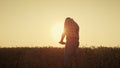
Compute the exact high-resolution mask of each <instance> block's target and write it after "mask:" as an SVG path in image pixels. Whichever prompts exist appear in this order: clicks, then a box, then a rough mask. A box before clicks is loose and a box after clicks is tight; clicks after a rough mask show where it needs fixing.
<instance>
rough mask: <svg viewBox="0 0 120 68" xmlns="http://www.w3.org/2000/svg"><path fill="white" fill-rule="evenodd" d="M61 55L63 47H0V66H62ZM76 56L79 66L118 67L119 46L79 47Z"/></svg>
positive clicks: (48, 67) (89, 67) (11, 67)
mask: <svg viewBox="0 0 120 68" xmlns="http://www.w3.org/2000/svg"><path fill="white" fill-rule="evenodd" d="M63 57H64V48H53V47H49V48H0V68H63V61H64V60H63ZM76 58H77V59H78V60H77V62H79V68H120V48H107V47H98V48H79V50H78V57H76ZM74 66H75V64H74V62H73V65H72V67H73V68H74Z"/></svg>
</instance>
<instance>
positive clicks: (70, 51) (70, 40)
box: [59, 17, 79, 68]
mask: <svg viewBox="0 0 120 68" xmlns="http://www.w3.org/2000/svg"><path fill="white" fill-rule="evenodd" d="M65 36H66V42H64V41H63V40H64V38H65ZM59 43H60V44H65V50H64V67H65V68H71V64H72V57H74V58H76V56H77V49H78V46H79V25H78V24H77V23H76V22H75V21H74V20H73V19H72V18H70V17H67V18H66V19H65V22H64V30H63V33H62V36H61V40H60V42H59Z"/></svg>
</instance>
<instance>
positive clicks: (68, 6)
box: [0, 0, 120, 47]
mask: <svg viewBox="0 0 120 68" xmlns="http://www.w3.org/2000/svg"><path fill="white" fill-rule="evenodd" d="M66 17H72V18H73V19H74V20H75V21H76V22H77V23H78V24H79V26H80V42H81V43H80V44H81V46H100V45H103V46H118V45H120V30H119V29H120V0H0V47H6V46H7V47H11V46H20V47H21V46H61V45H59V44H58V42H59V39H60V33H61V32H62V31H60V27H61V26H60V27H58V25H61V24H63V23H64V20H65V18H66ZM62 26H63V25H62ZM57 27H58V28H57ZM56 30H58V32H57V31H56ZM57 34H58V36H57Z"/></svg>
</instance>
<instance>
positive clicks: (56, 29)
mask: <svg viewBox="0 0 120 68" xmlns="http://www.w3.org/2000/svg"><path fill="white" fill-rule="evenodd" d="M62 32H63V23H56V24H54V25H53V26H52V29H51V35H52V38H54V39H55V40H57V41H58V40H59V39H60V37H61V34H62Z"/></svg>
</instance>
